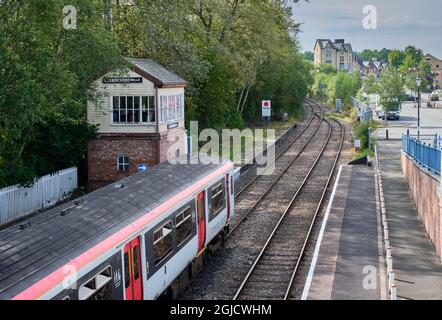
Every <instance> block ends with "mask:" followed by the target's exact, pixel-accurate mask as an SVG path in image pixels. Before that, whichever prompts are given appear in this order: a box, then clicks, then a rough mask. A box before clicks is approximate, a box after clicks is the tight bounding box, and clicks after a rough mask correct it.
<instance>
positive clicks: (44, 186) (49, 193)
mask: <svg viewBox="0 0 442 320" xmlns="http://www.w3.org/2000/svg"><path fill="white" fill-rule="evenodd" d="M77 188H78V170H77V168H69V169H66V170H62V171H59V172H56V173H54V174H51V175H47V176H44V177H42V178H40V179H38V180H37V182H36V183H35V184H34V185H32V186H31V187H29V188H24V187H20V186H11V187H7V188H3V189H0V226H2V225H5V224H8V223H10V222H12V221H14V220H17V219H20V218H23V217H25V216H27V215H29V214H32V213H35V212H37V211H38V210H41V209H45V208H48V207H51V206H53V205H55V204H57V202H59V201H60V200H63V199H66V198H67V197H69V195H70V194H71V193H72V192H73V191H74V190H75V189H77Z"/></svg>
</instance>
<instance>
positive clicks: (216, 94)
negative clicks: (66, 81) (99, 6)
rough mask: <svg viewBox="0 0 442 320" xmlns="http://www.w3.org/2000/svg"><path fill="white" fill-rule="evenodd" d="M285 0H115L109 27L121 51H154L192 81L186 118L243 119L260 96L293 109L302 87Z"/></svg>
mask: <svg viewBox="0 0 442 320" xmlns="http://www.w3.org/2000/svg"><path fill="white" fill-rule="evenodd" d="M286 2H287V1H282V0H260V1H251V0H188V1H182V0H134V1H132V3H133V5H124V4H123V5H116V6H114V15H113V16H114V23H113V28H114V32H115V34H116V35H117V37H118V43H119V46H120V48H121V49H122V51H123V52H124V54H126V55H129V56H136V57H140V58H143V57H150V58H153V59H154V60H156V61H158V62H159V63H161V64H163V65H164V66H166V67H167V68H169V69H171V70H173V71H174V72H176V73H177V74H178V75H180V76H182V77H183V78H185V79H186V80H187V81H189V83H190V87H189V88H188V90H187V95H188V99H187V104H186V109H187V114H186V116H187V117H186V118H187V120H188V121H190V120H198V121H199V122H200V128H204V127H212V128H215V129H220V128H224V127H241V126H243V125H244V124H245V122H247V121H251V122H253V121H255V120H257V119H259V118H260V115H259V114H258V112H257V110H258V108H259V107H260V99H264V98H273V99H275V101H274V103H273V106H274V107H275V108H276V109H275V110H276V111H277V112H279V111H280V110H281V111H282V110H286V111H287V112H289V113H290V112H295V111H296V109H298V108H300V106H301V104H302V101H303V99H304V97H305V94H306V92H307V86H308V84H309V81H310V80H309V78H308V77H309V74H310V70H309V65H310V64H309V63H308V62H306V61H304V59H303V56H302V55H301V54H300V53H299V49H298V44H297V42H296V40H295V36H296V34H297V32H298V27H299V26H298V25H297V24H296V23H295V22H294V21H293V20H292V18H291V16H292V15H291V10H290V9H289V8H288V6H287V3H286ZM292 2H293V1H292ZM294 2H297V1H294ZM294 66H296V68H294ZM298 70H302V72H299V71H298ZM293 77H297V79H298V80H299V81H293ZM282 96H284V97H282Z"/></svg>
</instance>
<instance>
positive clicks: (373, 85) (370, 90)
mask: <svg viewBox="0 0 442 320" xmlns="http://www.w3.org/2000/svg"><path fill="white" fill-rule="evenodd" d="M361 91H362V92H363V93H365V94H368V95H369V94H376V93H378V92H379V85H378V81H377V79H376V77H375V76H374V75H370V76H368V77H367V78H366V79H365V80H364V81H363V84H362V88H361Z"/></svg>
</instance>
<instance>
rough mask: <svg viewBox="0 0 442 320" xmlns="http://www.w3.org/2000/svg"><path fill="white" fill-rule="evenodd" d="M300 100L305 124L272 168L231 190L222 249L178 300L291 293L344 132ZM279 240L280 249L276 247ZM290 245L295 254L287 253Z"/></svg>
mask: <svg viewBox="0 0 442 320" xmlns="http://www.w3.org/2000/svg"><path fill="white" fill-rule="evenodd" d="M306 103H307V104H309V105H310V107H309V108H310V110H312V115H311V117H310V118H309V121H306V122H305V123H306V124H305V125H304V128H303V130H302V131H301V132H300V133H299V134H298V135H297V136H296V137H295V138H294V141H290V143H289V145H288V146H286V147H284V148H282V150H283V151H281V152H279V153H278V157H277V159H276V160H275V167H276V168H275V172H274V173H273V174H272V175H270V176H267V177H265V176H262V177H261V176H260V177H256V178H254V179H253V182H250V181H249V182H247V184H246V185H245V187H244V188H243V189H242V191H241V192H239V193H238V194H237V197H236V199H235V203H236V204H235V211H236V215H235V218H234V219H233V220H232V224H231V226H232V229H231V230H232V231H231V232H230V234H229V236H228V240H227V241H226V242H225V247H224V250H222V252H221V253H220V254H219V255H218V256H216V257H213V258H212V259H211V261H210V263H209V264H207V265H206V266H205V271H204V272H203V273H201V274H200V275H199V276H197V277H196V278H195V279H194V280H193V282H192V286H190V287H189V288H188V290H186V292H184V293H183V295H182V296H181V298H182V299H186V300H187V299H190V300H193V299H224V300H227V299H232V297H235V298H236V299H244V300H247V299H284V298H286V296H288V298H291V297H292V295H291V294H290V292H292V290H291V289H292V288H291V287H293V284H294V283H296V282H295V281H294V279H297V272H298V266H299V261H301V259H302V256H303V254H304V251H305V246H306V244H307V243H308V240H307V239H308V238H309V236H308V234H309V233H311V226H313V225H314V222H313V221H314V220H315V218H314V216H315V215H317V214H318V212H320V209H321V208H322V202H323V200H324V198H325V195H326V192H327V187H326V186H327V185H329V184H330V180H331V177H332V176H333V172H334V169H333V170H332V167H336V161H337V159H338V158H339V155H338V153H339V152H340V149H342V141H343V139H342V138H343V136H344V133H343V130H344V129H343V127H341V126H340V124H339V123H337V122H334V121H329V120H326V119H324V117H323V115H322V111H321V109H320V107H319V105H317V104H315V103H314V102H313V101H310V100H307V101H306ZM302 147H303V148H302ZM301 148H302V150H301ZM335 160H336V161H335ZM312 168H313V169H312ZM294 198H295V199H294ZM287 208H290V210H287ZM301 209H302V210H301ZM283 228H284V230H283ZM281 230H283V232H282V231H281ZM269 238H271V239H270V240H269ZM272 239H273V240H272ZM281 243H282V245H284V249H281V250H279V249H278V246H279V245H280V244H281ZM275 247H276V250H274V249H275ZM291 247H294V248H295V249H296V250H297V252H293V251H290V248H291ZM264 248H265V249H264ZM287 250H288V251H287ZM298 258H299V259H298ZM257 261H258V262H257ZM264 262H265V263H264ZM251 269H253V270H251ZM250 270H251V271H250ZM246 278H247V280H246ZM289 284H290V286H289ZM289 287H290V288H291V289H289ZM239 288H241V290H239ZM287 292H289V294H288V295H287Z"/></svg>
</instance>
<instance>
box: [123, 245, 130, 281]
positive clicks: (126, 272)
mask: <svg viewBox="0 0 442 320" xmlns="http://www.w3.org/2000/svg"><path fill="white" fill-rule="evenodd" d="M129 268H130V264H129V253H128V252H125V253H124V287H125V288H126V289H127V288H129V286H130V269H129Z"/></svg>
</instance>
